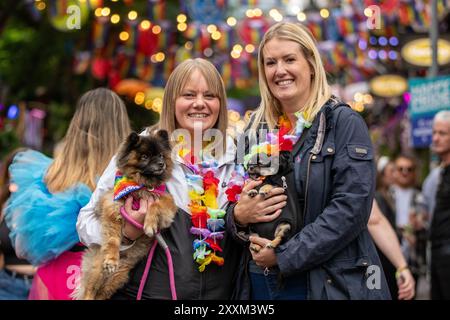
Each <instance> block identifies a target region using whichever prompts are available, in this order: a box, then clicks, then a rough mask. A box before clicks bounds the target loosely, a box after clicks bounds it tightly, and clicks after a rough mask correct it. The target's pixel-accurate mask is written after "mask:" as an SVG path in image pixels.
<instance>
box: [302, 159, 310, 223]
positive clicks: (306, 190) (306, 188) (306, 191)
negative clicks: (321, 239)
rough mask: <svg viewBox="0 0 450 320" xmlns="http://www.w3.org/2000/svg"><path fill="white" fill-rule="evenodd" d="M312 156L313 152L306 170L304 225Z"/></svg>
mask: <svg viewBox="0 0 450 320" xmlns="http://www.w3.org/2000/svg"><path fill="white" fill-rule="evenodd" d="M312 157H313V154H312V153H311V155H310V156H309V159H308V168H307V171H306V184H305V200H304V202H305V206H304V207H303V219H302V227H303V226H304V225H305V216H306V207H307V206H308V202H307V201H306V200H307V198H308V183H309V171H310V167H311V158H312Z"/></svg>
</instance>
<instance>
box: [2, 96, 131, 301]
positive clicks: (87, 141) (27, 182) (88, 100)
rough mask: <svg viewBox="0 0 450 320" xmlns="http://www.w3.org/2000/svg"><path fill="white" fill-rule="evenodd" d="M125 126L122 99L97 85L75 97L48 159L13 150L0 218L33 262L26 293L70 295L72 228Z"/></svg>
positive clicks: (76, 251) (75, 269)
mask: <svg viewBox="0 0 450 320" xmlns="http://www.w3.org/2000/svg"><path fill="white" fill-rule="evenodd" d="M129 132H130V125H129V119H128V115H127V111H126V107H125V104H124V103H123V101H122V100H121V99H120V98H119V96H117V95H116V94H115V93H114V92H112V91H111V90H108V89H104V88H98V89H95V90H91V91H88V92H86V93H85V94H84V95H83V96H82V97H81V98H80V99H79V101H78V103H77V107H76V111H75V114H74V116H73V118H72V120H71V122H70V125H69V128H68V130H67V133H66V135H65V137H64V139H63V142H62V149H61V151H60V152H58V153H57V154H56V155H55V158H54V159H51V158H48V157H47V156H45V155H43V154H42V153H40V152H37V151H33V150H27V151H22V152H19V153H17V154H16V155H15V157H14V160H13V162H12V164H11V166H10V167H9V172H10V177H11V182H12V183H14V184H15V185H16V186H17V191H16V192H13V193H12V194H11V196H10V199H9V200H8V202H7V206H6V208H5V219H6V222H7V224H8V226H9V228H10V229H11V234H10V237H11V240H12V244H13V246H14V248H15V251H16V253H17V255H18V256H19V257H23V258H26V259H27V260H29V261H30V262H31V263H32V264H33V265H35V266H39V267H38V269H37V272H36V275H35V277H34V279H33V283H32V287H31V290H30V295H29V299H33V300H34V299H37V300H68V299H70V295H71V293H72V291H73V290H74V289H75V285H76V282H77V279H78V277H79V273H80V263H81V255H82V252H83V250H84V246H82V245H81V243H79V239H78V234H77V230H76V221H77V216H78V213H79V210H80V209H81V208H82V207H83V206H84V205H86V204H87V202H88V201H89V198H90V196H91V194H92V190H93V189H94V188H95V186H96V184H97V179H98V177H99V176H100V175H101V173H102V172H103V170H104V169H105V167H106V166H107V164H108V161H109V159H110V158H111V157H112V155H113V154H114V153H115V152H116V149H117V147H118V146H119V144H120V143H121V142H122V140H123V139H124V138H125V137H126V136H127V135H128V134H129Z"/></svg>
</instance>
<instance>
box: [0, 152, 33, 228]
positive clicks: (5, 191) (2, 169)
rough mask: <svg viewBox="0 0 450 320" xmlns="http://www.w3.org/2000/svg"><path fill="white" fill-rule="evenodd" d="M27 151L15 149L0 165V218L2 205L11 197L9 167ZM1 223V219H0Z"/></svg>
mask: <svg viewBox="0 0 450 320" xmlns="http://www.w3.org/2000/svg"><path fill="white" fill-rule="evenodd" d="M25 150H27V149H26V148H17V149H15V150H13V151H11V152H10V153H8V154H7V155H6V157H5V159H4V161H3V163H2V164H1V165H0V216H1V210H2V207H3V204H4V203H5V202H6V200H8V198H9V196H10V195H11V191H10V185H9V184H10V177H9V171H8V170H9V166H10V165H11V164H12V162H13V160H14V157H15V156H16V154H18V153H19V152H22V151H25ZM0 221H1V218H0Z"/></svg>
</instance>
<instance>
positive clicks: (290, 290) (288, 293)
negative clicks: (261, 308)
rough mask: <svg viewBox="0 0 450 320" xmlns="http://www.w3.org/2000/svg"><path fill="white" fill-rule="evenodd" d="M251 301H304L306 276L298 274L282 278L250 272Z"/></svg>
mask: <svg viewBox="0 0 450 320" xmlns="http://www.w3.org/2000/svg"><path fill="white" fill-rule="evenodd" d="M250 281H251V286H252V289H251V292H252V295H251V299H252V300H306V293H307V289H306V276H305V274H298V275H294V276H291V277H289V278H284V279H283V280H282V282H280V280H279V279H278V275H277V274H273V273H269V274H268V275H264V274H263V273H255V272H250Z"/></svg>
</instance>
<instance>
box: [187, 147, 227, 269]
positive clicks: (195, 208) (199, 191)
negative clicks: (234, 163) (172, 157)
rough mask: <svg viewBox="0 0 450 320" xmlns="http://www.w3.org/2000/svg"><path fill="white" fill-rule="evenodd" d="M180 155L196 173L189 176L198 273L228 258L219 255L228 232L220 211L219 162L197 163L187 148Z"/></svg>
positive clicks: (190, 206) (222, 212)
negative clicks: (218, 198)
mask: <svg viewBox="0 0 450 320" xmlns="http://www.w3.org/2000/svg"><path fill="white" fill-rule="evenodd" d="M179 154H180V156H181V157H182V158H183V160H184V163H185V164H186V165H187V166H188V168H190V169H191V170H192V174H186V181H187V184H188V192H189V199H190V203H189V205H188V207H189V209H190V211H191V222H192V227H191V229H190V232H191V234H193V235H195V236H197V238H196V239H195V240H194V242H193V249H194V254H193V259H194V261H195V262H196V263H197V264H198V265H199V266H198V270H199V271H200V272H203V271H205V268H206V266H207V265H208V264H210V263H215V264H217V265H219V266H222V265H223V264H224V259H223V258H222V257H220V256H218V254H217V253H218V252H222V248H221V247H220V240H222V239H223V236H224V233H225V220H224V219H223V218H224V216H225V210H222V209H219V205H218V202H217V196H218V193H219V179H217V178H216V173H217V168H218V163H217V161H215V160H212V161H203V162H201V163H198V164H195V163H196V161H195V157H193V156H192V155H191V152H190V151H189V150H187V149H180V153H179Z"/></svg>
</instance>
